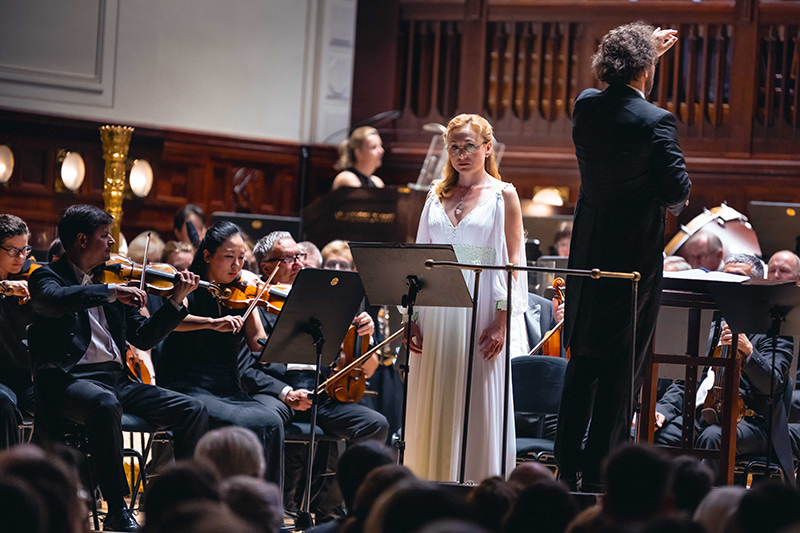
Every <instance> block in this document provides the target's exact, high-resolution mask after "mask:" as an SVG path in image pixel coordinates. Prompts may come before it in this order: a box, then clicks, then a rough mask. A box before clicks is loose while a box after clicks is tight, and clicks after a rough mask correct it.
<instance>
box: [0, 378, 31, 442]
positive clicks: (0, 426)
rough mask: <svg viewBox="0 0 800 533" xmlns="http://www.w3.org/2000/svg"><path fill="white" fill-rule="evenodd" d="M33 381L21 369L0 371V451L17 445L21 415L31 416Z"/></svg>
mask: <svg viewBox="0 0 800 533" xmlns="http://www.w3.org/2000/svg"><path fill="white" fill-rule="evenodd" d="M33 411H34V396H33V381H31V374H30V371H28V370H25V369H22V368H2V369H0V450H4V449H6V448H9V447H11V446H14V445H16V444H19V425H20V424H22V417H23V415H28V416H33Z"/></svg>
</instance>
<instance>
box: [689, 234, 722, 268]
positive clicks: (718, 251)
mask: <svg viewBox="0 0 800 533" xmlns="http://www.w3.org/2000/svg"><path fill="white" fill-rule="evenodd" d="M723 253H724V252H723V249H722V241H721V240H719V237H717V236H716V235H714V234H713V233H709V232H707V231H701V232H699V233H695V234H694V235H692V236H691V237H690V238H689V240H688V241H686V244H684V245H683V247H682V248H681V250H680V252H679V254H680V255H682V256H683V257H684V258H685V259H686V261H688V262H689V264H690V265H692V268H705V269H706V270H710V271H715V270H720V268H721V266H722V255H723Z"/></svg>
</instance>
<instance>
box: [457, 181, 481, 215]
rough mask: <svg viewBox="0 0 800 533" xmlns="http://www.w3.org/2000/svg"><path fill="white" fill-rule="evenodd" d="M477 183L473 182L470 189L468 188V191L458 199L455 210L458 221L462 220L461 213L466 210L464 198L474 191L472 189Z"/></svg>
mask: <svg viewBox="0 0 800 533" xmlns="http://www.w3.org/2000/svg"><path fill="white" fill-rule="evenodd" d="M475 185H477V183H475V184H473V185H472V186H471V187H470V188H469V189H467V192H465V193H464V194H463V195H462V196H461V199H460V200H459V201H458V204H457V205H456V210H455V215H456V222H461V214H462V213H463V212H464V198H466V197H467V195H468V194H469V193H471V192H472V189H474V188H475Z"/></svg>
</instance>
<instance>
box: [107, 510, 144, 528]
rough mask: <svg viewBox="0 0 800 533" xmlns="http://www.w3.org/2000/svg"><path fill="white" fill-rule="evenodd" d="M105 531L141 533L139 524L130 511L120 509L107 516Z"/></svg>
mask: <svg viewBox="0 0 800 533" xmlns="http://www.w3.org/2000/svg"><path fill="white" fill-rule="evenodd" d="M103 531H139V522H137V521H136V519H135V518H134V517H133V515H132V514H131V511H130V509H127V508H125V509H120V510H119V511H116V512H113V513H111V514H109V515H107V516H106V519H105V521H104V522H103Z"/></svg>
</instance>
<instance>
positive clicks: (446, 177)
mask: <svg viewBox="0 0 800 533" xmlns="http://www.w3.org/2000/svg"><path fill="white" fill-rule="evenodd" d="M493 135H494V131H493V130H492V125H491V124H489V121H488V120H486V119H485V118H483V117H482V116H480V115H470V114H466V113H464V114H461V115H458V116H456V117H454V118H453V119H451V120H450V122H448V123H447V129H446V130H445V132H444V133H443V134H442V138H443V139H444V145H445V148H446V149H447V154H448V157H447V161H446V162H445V164H444V168H443V169H442V179H440V180H437V181H435V182H434V190H435V191H436V195H437V196H438V197H439V198H440V199H444V198H448V197H449V196H450V194H451V193H452V191H453V188H454V187H456V186H458V173H459V172H466V171H469V170H472V169H473V168H474V167H476V166H477V167H478V168H480V167H483V168H484V170H485V171H486V173H487V174H489V175H490V176H492V177H494V178H497V179H498V180H499V179H500V172H499V171H498V170H497V163H496V162H495V160H494V145H493V144H492V141H493V139H494V137H493ZM468 145H472V147H471V148H470V149H472V150H473V152H472V153H471V154H470V153H467V151H466V150H467V148H468ZM479 145H480V146H479ZM454 161H455V163H454ZM459 161H460V162H461V163H459ZM456 166H458V167H459V169H461V170H456Z"/></svg>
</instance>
